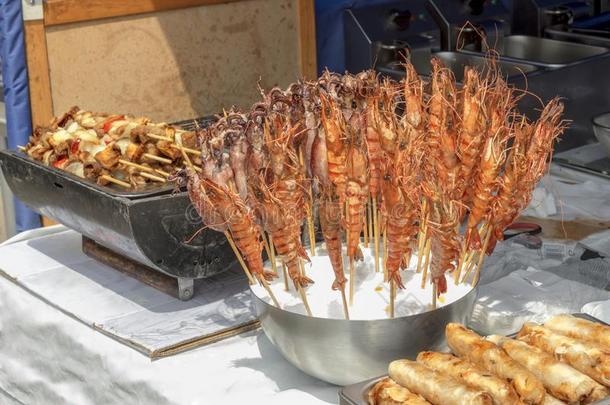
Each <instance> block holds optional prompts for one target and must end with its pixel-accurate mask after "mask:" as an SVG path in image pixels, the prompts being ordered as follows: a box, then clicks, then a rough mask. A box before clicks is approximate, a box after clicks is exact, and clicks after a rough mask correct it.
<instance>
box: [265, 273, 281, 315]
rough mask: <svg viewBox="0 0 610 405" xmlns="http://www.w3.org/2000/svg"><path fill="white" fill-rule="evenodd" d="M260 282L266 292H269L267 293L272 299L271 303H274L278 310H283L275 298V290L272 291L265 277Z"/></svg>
mask: <svg viewBox="0 0 610 405" xmlns="http://www.w3.org/2000/svg"><path fill="white" fill-rule="evenodd" d="M260 281H261V284H262V285H263V287H264V288H265V290H267V293H268V294H269V296H270V297H271V301H273V304H274V305H275V306H276V307H277V308H282V307H281V306H280V303H279V302H278V300H277V298H275V294H274V293H273V290H272V289H271V286H270V285H269V283H268V282H267V280H265V277H261V279H260Z"/></svg>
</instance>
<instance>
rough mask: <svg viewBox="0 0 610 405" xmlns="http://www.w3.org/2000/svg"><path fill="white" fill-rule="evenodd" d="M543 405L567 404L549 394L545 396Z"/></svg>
mask: <svg viewBox="0 0 610 405" xmlns="http://www.w3.org/2000/svg"><path fill="white" fill-rule="evenodd" d="M542 405H566V403H565V402H563V401H560V400H558V399H557V398H555V397H554V396H552V395H551V394H549V393H548V392H547V393H546V395H545V396H544V402H542Z"/></svg>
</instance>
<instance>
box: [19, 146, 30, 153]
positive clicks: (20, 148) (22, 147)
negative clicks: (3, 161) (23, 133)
mask: <svg viewBox="0 0 610 405" xmlns="http://www.w3.org/2000/svg"><path fill="white" fill-rule="evenodd" d="M17 149H19V150H20V151H22V152H25V151H27V150H28V149H27V148H26V147H25V146H21V145H17Z"/></svg>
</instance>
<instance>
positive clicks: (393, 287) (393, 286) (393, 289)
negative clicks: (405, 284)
mask: <svg viewBox="0 0 610 405" xmlns="http://www.w3.org/2000/svg"><path fill="white" fill-rule="evenodd" d="M395 301H396V283H395V282H394V280H390V318H394V304H395Z"/></svg>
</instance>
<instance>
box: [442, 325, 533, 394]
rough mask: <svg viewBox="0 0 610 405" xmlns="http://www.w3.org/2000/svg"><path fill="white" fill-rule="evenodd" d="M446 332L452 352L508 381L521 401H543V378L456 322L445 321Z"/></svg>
mask: <svg viewBox="0 0 610 405" xmlns="http://www.w3.org/2000/svg"><path fill="white" fill-rule="evenodd" d="M445 333H446V335H447V344H448V345H449V347H450V348H451V350H452V351H453V353H455V354H457V355H458V356H460V357H462V358H464V359H467V360H470V361H471V362H473V363H475V364H477V365H479V366H481V367H483V368H484V369H486V370H487V371H489V372H491V373H492V374H495V375H496V376H498V377H500V378H503V379H505V380H508V381H510V382H511V384H512V386H513V388H514V389H515V391H517V394H519V396H520V397H521V400H522V401H523V402H524V403H526V404H541V403H542V401H544V395H545V391H544V385H542V382H541V381H540V380H539V379H538V378H536V377H535V376H534V374H532V373H531V372H529V371H528V370H527V369H526V368H525V367H523V366H522V365H520V364H519V363H517V362H516V361H515V360H513V359H512V358H511V357H510V356H509V355H508V354H506V352H505V351H504V350H502V349H500V348H499V347H498V346H496V345H495V344H493V343H492V342H489V341H487V340H485V339H483V338H482V337H481V336H479V335H477V334H476V333H475V332H473V331H471V330H469V329H467V328H465V327H464V326H463V325H460V324H457V323H450V324H448V325H447V328H446V329H445Z"/></svg>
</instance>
